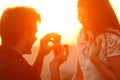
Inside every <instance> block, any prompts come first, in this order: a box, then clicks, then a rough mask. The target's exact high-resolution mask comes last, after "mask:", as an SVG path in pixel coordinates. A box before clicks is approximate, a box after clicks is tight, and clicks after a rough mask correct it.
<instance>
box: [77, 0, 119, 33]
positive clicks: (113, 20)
mask: <svg viewBox="0 0 120 80" xmlns="http://www.w3.org/2000/svg"><path fill="white" fill-rule="evenodd" d="M77 7H78V10H79V9H80V7H84V9H85V10H86V12H87V14H88V15H87V16H88V20H89V21H90V23H91V24H92V25H93V27H96V26H97V27H96V29H98V31H100V30H105V28H107V27H113V28H119V21H118V19H117V16H116V14H115V12H114V10H113V8H112V6H111V4H110V2H109V0H78V5H77ZM79 12H80V11H79ZM78 14H79V13H78ZM101 24H102V25H103V26H99V25H101Z"/></svg>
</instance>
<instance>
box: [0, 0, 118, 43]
mask: <svg viewBox="0 0 120 80" xmlns="http://www.w3.org/2000/svg"><path fill="white" fill-rule="evenodd" d="M118 1H119V0H110V2H111V4H112V5H113V8H114V9H115V12H116V14H117V16H118V19H120V10H119V9H118V8H119V7H120V3H119V2H118ZM19 5H20V6H21V5H26V6H32V7H34V8H35V9H36V10H37V11H38V13H40V15H41V18H42V22H41V24H38V33H37V34H36V36H37V38H38V40H39V39H40V38H41V37H43V36H44V35H45V34H47V33H50V32H57V33H59V34H61V35H62V41H61V42H62V44H75V43H76V40H77V36H78V32H79V30H80V28H81V25H80V24H79V22H78V19H77V9H76V6H77V0H0V14H1V13H2V11H3V10H4V9H5V8H6V7H13V6H19Z"/></svg>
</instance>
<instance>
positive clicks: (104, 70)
mask: <svg viewBox="0 0 120 80" xmlns="http://www.w3.org/2000/svg"><path fill="white" fill-rule="evenodd" d="M91 61H92V62H93V64H94V65H95V67H96V68H97V70H98V71H99V73H100V74H101V75H102V76H104V78H105V79H106V80H117V77H116V75H115V74H114V73H113V71H112V70H111V69H110V68H108V67H107V66H106V65H105V64H104V63H102V62H101V61H100V60H99V59H98V58H97V57H92V58H91Z"/></svg>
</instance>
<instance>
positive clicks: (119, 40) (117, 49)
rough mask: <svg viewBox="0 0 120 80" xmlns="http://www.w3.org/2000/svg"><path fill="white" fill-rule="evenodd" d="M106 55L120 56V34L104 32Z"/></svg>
mask: <svg viewBox="0 0 120 80" xmlns="http://www.w3.org/2000/svg"><path fill="white" fill-rule="evenodd" d="M106 52H107V57H112V56H120V36H119V35H117V34H114V33H106Z"/></svg>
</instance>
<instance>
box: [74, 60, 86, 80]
mask: <svg viewBox="0 0 120 80" xmlns="http://www.w3.org/2000/svg"><path fill="white" fill-rule="evenodd" d="M72 80H84V76H83V74H82V71H81V68H80V64H79V60H77V64H76V68H75V73H74V75H73V78H72Z"/></svg>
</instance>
